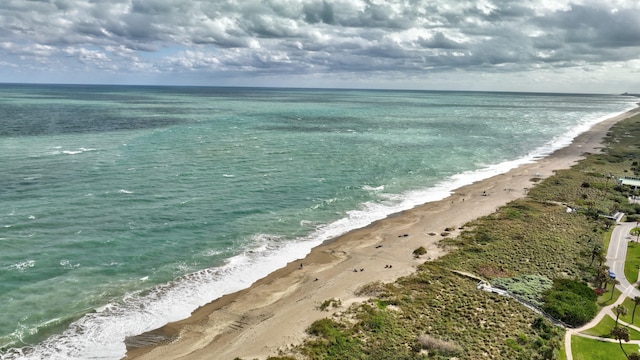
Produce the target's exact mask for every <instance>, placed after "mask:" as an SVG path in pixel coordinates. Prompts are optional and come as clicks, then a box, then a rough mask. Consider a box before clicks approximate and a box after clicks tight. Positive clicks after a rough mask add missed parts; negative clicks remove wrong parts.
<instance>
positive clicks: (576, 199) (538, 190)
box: [284, 117, 640, 360]
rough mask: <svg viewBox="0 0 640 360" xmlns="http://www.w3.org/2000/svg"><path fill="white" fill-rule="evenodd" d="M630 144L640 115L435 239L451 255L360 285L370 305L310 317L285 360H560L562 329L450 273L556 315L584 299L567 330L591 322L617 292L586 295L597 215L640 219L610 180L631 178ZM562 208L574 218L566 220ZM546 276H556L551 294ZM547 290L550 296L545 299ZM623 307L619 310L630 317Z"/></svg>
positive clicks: (591, 359)
mask: <svg viewBox="0 0 640 360" xmlns="http://www.w3.org/2000/svg"><path fill="white" fill-rule="evenodd" d="M636 139H640V117H634V118H632V119H629V120H626V121H624V122H621V123H619V124H617V125H616V126H615V127H614V128H612V130H611V131H610V133H609V135H608V136H607V142H608V144H609V147H608V148H607V149H605V150H604V152H603V153H601V154H594V155H590V156H588V157H587V159H585V160H583V161H581V162H580V163H579V164H577V165H575V166H574V167H573V168H571V169H569V170H562V171H558V172H557V173H556V174H555V175H554V176H552V177H550V178H548V179H546V180H544V181H541V182H539V183H538V185H537V186H536V187H534V188H533V189H531V190H530V191H529V196H528V197H527V198H525V199H520V200H516V201H514V202H512V203H510V204H508V205H506V206H504V207H502V208H500V209H498V210H497V211H496V212H495V213H494V214H492V215H490V216H487V217H484V218H481V219H478V220H475V221H473V222H471V223H469V224H466V225H465V226H464V228H465V229H466V230H465V231H463V232H462V234H460V236H458V237H457V238H447V239H446V240H443V242H442V243H441V245H442V246H445V247H447V248H448V249H450V250H451V252H450V253H449V254H448V255H446V256H444V257H443V258H441V259H439V260H436V261H432V262H427V263H425V264H423V265H421V266H420V267H419V268H418V271H417V272H416V273H415V274H413V275H411V276H407V277H405V278H402V279H399V280H398V281H396V282H395V283H392V284H380V283H376V284H372V285H371V286H369V287H366V289H365V290H363V292H366V293H367V294H368V296H371V297H372V298H371V299H370V300H369V301H367V302H365V303H361V304H355V305H352V306H351V307H349V308H346V309H344V311H343V312H341V313H339V314H337V315H335V316H333V317H331V318H328V319H322V320H319V321H317V322H315V323H314V324H313V325H312V326H311V327H310V328H309V330H308V333H309V334H310V337H309V339H308V340H307V341H306V342H305V344H304V345H303V346H301V347H299V348H297V349H295V350H294V352H293V353H292V355H295V356H298V357H303V358H307V359H449V358H457V359H460V360H465V359H477V358H493V359H557V358H558V354H559V353H560V350H559V349H560V348H561V347H562V345H563V343H562V336H563V334H564V331H563V330H561V329H559V328H557V327H554V326H552V325H551V324H550V323H549V322H548V321H547V320H544V319H543V318H541V317H539V316H538V315H536V314H535V313H533V312H532V311H530V310H529V309H527V308H526V307H524V306H523V305H521V304H520V303H518V302H517V301H515V300H513V299H510V298H507V297H503V296H499V295H496V294H492V293H487V292H483V291H479V290H477V289H476V287H475V285H476V284H475V282H474V281H472V280H469V279H467V278H463V277H462V276H459V275H457V274H455V273H454V272H452V271H451V270H461V271H466V272H471V273H475V274H478V275H480V276H482V277H483V278H486V279H489V280H490V281H492V282H495V283H496V284H501V285H502V286H504V287H506V288H511V289H512V290H514V289H515V290H517V291H519V292H520V293H521V295H522V296H523V297H526V298H530V299H533V300H534V301H538V302H539V303H540V305H542V306H543V307H548V306H549V303H550V302H551V303H552V304H553V303H554V302H555V304H553V305H554V306H555V308H557V309H562V310H567V309H569V310H571V311H577V310H578V307H576V306H575V303H576V301H578V302H579V303H581V304H583V305H581V306H580V307H583V308H589V309H591V310H589V311H588V312H586V313H584V314H582V315H583V317H581V318H579V319H578V317H575V318H574V319H577V321H576V323H582V322H584V321H586V320H588V319H589V317H590V316H593V314H595V311H594V310H593V308H594V307H595V305H596V304H598V305H601V306H603V305H605V304H608V303H609V302H610V301H613V300H615V299H616V298H617V297H618V296H619V292H614V293H613V297H612V294H611V292H610V291H607V292H606V293H604V294H603V295H602V296H600V297H599V298H598V299H597V300H596V298H595V296H593V290H589V289H586V288H585V286H584V284H590V285H591V286H592V287H594V288H595V287H597V286H598V285H600V283H601V282H602V280H601V278H599V275H598V274H601V273H602V269H603V268H602V266H601V261H602V249H605V244H604V241H606V240H607V239H608V236H609V235H608V234H609V233H610V228H611V226H612V225H613V222H612V221H610V220H607V219H606V218H604V217H602V216H600V215H602V214H611V213H613V212H616V211H623V212H626V213H629V214H632V216H637V214H638V213H640V206H638V205H631V204H629V203H628V201H627V195H628V192H629V191H630V190H629V189H625V188H624V187H621V186H618V185H617V184H616V181H615V179H614V178H612V176H610V174H613V175H615V176H640V165H638V159H639V158H640V147H639V146H638V142H637V140H636ZM560 204H566V205H567V206H570V207H572V208H574V209H578V211H577V212H571V213H568V212H567V211H566V206H563V205H560ZM599 279H600V280H599ZM549 281H553V284H554V286H553V288H552V290H549V289H548V284H549ZM567 284H569V285H568V286H566V285H567ZM561 285H565V286H564V287H563V286H561ZM610 286H611V285H609V289H610ZM561 289H564V290H561ZM567 289H573V290H575V291H567ZM551 292H555V295H557V296H551V297H550V296H549V294H550V293H551ZM569 293H574V294H577V295H576V296H577V297H576V296H570V295H569V296H568V295H567V294H569ZM611 298H613V300H610V299H611ZM572 304H574V305H572ZM632 307H633V306H627V308H628V309H629V313H631V309H632ZM639 311H640V310H639ZM575 313H576V314H577V312H575ZM637 315H638V316H639V317H640V314H637ZM627 316H630V314H629V315H627ZM574 340H575V343H573V347H572V349H573V354H574V359H584V360H595V359H607V360H615V359H616V358H617V357H616V356H617V355H618V354H619V355H620V359H623V354H622V351H620V348H619V346H618V344H617V343H601V342H598V341H592V340H587V339H583V338H579V337H574ZM627 346H629V345H627ZM629 348H630V351H635V350H637V348H638V347H637V345H632V346H629ZM284 355H289V354H284Z"/></svg>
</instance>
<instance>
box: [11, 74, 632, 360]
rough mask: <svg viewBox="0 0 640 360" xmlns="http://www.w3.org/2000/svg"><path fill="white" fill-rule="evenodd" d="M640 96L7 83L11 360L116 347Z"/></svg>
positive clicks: (554, 142) (564, 140) (524, 157)
mask: <svg viewBox="0 0 640 360" xmlns="http://www.w3.org/2000/svg"><path fill="white" fill-rule="evenodd" d="M637 102H638V99H637V98H633V97H627V96H618V95H579V94H533V93H484V92H438V91H381V90H326V89H262V88H216V87H145V86H85V85H19V84H4V85H0V204H1V206H0V304H1V306H0V309H1V311H0V358H1V359H40V358H48V359H120V358H121V357H123V356H124V354H125V351H126V349H125V345H124V338H125V337H127V336H131V335H136V334H139V333H142V332H145V331H148V330H151V329H154V328H157V327H160V326H162V325H164V324H165V323H167V322H169V321H175V320H179V319H182V318H185V317H187V316H188V315H189V314H190V313H191V312H192V311H193V310H195V309H196V308H197V307H199V306H201V305H204V304H206V303H208V302H210V301H212V300H214V299H216V298H218V297H220V296H222V295H224V294H227V293H231V292H234V291H237V290H240V289H243V288H246V287H248V286H250V285H251V283H253V282H254V281H256V280H258V279H259V278H261V277H264V276H265V275H267V274H268V273H270V272H272V271H274V270H275V269H277V268H280V267H282V266H284V265H285V264H286V263H287V262H290V261H293V260H295V259H298V258H301V257H304V256H305V255H306V254H307V253H308V252H309V251H310V249H311V248H312V247H314V246H317V245H319V244H320V243H322V242H323V241H326V240H329V239H331V238H334V237H336V236H338V235H340V234H343V233H345V232H347V231H349V230H352V229H355V228H359V227H363V226H365V225H367V224H370V223H371V222H373V221H375V220H378V219H381V218H384V217H386V216H387V215H389V214H392V213H396V212H399V211H401V210H405V209H408V208H412V207H414V206H416V205H418V204H422V203H425V202H428V201H434V200H439V199H442V198H444V197H446V196H447V195H449V194H450V193H451V192H452V191H453V190H454V189H456V188H458V187H460V186H463V185H466V184H469V183H472V182H474V181H477V180H480V179H484V178H487V177H490V176H493V175H495V174H498V173H503V172H506V171H507V170H509V169H511V168H514V167H516V166H518V165H520V164H523V163H527V162H531V161H534V160H536V159H538V158H540V157H543V156H545V155H547V154H549V153H551V152H552V151H554V150H555V149H558V148H561V147H564V146H566V145H568V144H569V143H570V142H571V140H572V139H573V138H575V137H576V136H577V135H578V134H580V133H582V132H584V131H586V130H587V129H589V128H590V127H591V126H592V125H593V124H595V123H597V122H599V121H602V120H603V119H605V118H608V117H611V116H613V115H616V114H619V113H621V112H624V111H627V110H630V109H632V108H634V107H635V106H636V103H637Z"/></svg>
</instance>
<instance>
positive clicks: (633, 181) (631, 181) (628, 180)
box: [618, 176, 640, 189]
mask: <svg viewBox="0 0 640 360" xmlns="http://www.w3.org/2000/svg"><path fill="white" fill-rule="evenodd" d="M618 184H619V185H628V186H633V187H634V189H637V188H638V187H640V178H637V177H627V176H625V177H623V178H618Z"/></svg>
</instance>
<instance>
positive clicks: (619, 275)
mask: <svg viewBox="0 0 640 360" xmlns="http://www.w3.org/2000/svg"><path fill="white" fill-rule="evenodd" d="M635 226H636V223H635V222H630V223H629V222H627V223H618V225H616V227H615V228H613V232H612V233H611V242H609V249H607V261H606V264H607V266H609V268H610V269H611V270H613V271H614V272H615V273H616V279H617V280H618V281H619V282H620V284H618V285H617V286H616V287H617V288H618V289H619V290H620V291H622V295H624V296H620V297H619V298H618V300H617V301H616V302H615V303H614V304H611V305H609V306H606V307H604V308H603V309H602V310H601V311H600V312H599V313H598V315H596V317H595V318H594V319H593V320H591V321H590V322H589V323H588V324H585V325H583V326H581V327H579V328H576V329H567V332H566V334H565V337H564V349H565V353H566V354H567V360H573V354H572V352H571V336H572V335H580V336H585V335H583V334H580V332H581V331H584V330H586V329H589V328H592V327H594V326H596V325H597V324H598V323H599V322H600V320H602V318H603V317H605V316H611V317H613V318H615V315H614V314H613V310H612V309H613V308H614V307H615V306H618V305H620V304H622V302H623V301H624V299H625V297H630V298H632V299H633V298H634V297H635V296H640V290H638V289H636V288H635V287H634V286H632V285H631V284H630V283H629V281H628V280H627V278H626V277H625V276H624V261H625V259H626V257H627V245H628V244H629V242H630V241H635V240H636V237H635V236H631V235H629V232H630V231H631V229H633V228H634V227H635ZM621 323H622V322H621ZM622 324H623V325H628V324H625V323H622ZM631 327H632V328H634V329H636V330H640V328H637V327H635V326H631ZM585 337H589V336H585ZM600 340H603V341H612V342H614V341H615V339H606V340H605V339H600ZM630 343H632V344H634V343H635V344H638V343H640V341H638V340H636V341H630Z"/></svg>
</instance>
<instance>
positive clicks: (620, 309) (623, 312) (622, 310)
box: [613, 305, 629, 326]
mask: <svg viewBox="0 0 640 360" xmlns="http://www.w3.org/2000/svg"><path fill="white" fill-rule="evenodd" d="M613 312H615V313H616V326H618V318H619V317H620V315H622V316H625V315H627V314H628V313H629V311H628V310H627V308H626V307H624V306H622V305H618V306H616V307H614V308H613Z"/></svg>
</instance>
